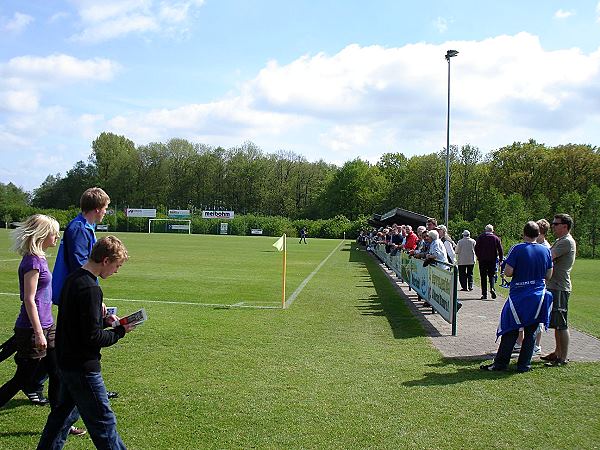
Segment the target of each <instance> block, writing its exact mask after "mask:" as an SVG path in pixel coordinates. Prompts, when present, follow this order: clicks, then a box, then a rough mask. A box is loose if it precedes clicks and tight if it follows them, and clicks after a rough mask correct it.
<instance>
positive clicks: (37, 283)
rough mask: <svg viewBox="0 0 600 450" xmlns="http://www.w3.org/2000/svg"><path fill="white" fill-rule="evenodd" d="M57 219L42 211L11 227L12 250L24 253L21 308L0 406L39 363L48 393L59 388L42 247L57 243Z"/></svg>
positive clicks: (49, 286) (48, 279) (48, 280)
mask: <svg viewBox="0 0 600 450" xmlns="http://www.w3.org/2000/svg"><path fill="white" fill-rule="evenodd" d="M59 237H60V235H59V225H58V222H57V221H56V220H55V219H54V218H52V217H48V216H45V215H43V214H35V215H33V216H31V217H29V218H28V219H27V220H26V221H25V222H23V223H22V224H20V226H19V227H18V228H17V229H16V230H14V232H13V239H14V246H13V248H14V250H15V251H16V252H17V253H19V254H20V255H21V256H23V259H22V260H21V264H20V265H19V271H18V272H19V289H20V297H21V311H20V313H19V316H18V317H17V321H16V322H15V335H14V337H15V345H16V348H17V354H16V356H15V362H16V363H17V371H16V373H15V375H14V376H13V377H12V379H10V380H9V381H7V382H6V383H5V384H4V385H3V386H2V387H0V406H3V405H5V404H6V403H7V402H8V401H9V400H10V399H12V398H13V397H14V396H15V395H16V393H17V392H19V391H20V390H21V389H22V388H23V387H24V386H25V385H26V384H27V382H28V381H29V380H30V379H31V378H32V376H33V374H34V373H35V371H36V369H38V366H39V365H40V364H45V365H46V368H47V370H48V374H49V375H50V385H49V389H50V392H49V395H50V399H51V400H52V398H53V397H54V396H55V392H56V389H57V388H58V384H57V380H56V369H55V364H54V362H53V359H54V355H53V354H52V352H53V350H54V333H55V325H54V319H53V318H52V273H51V272H50V270H49V269H48V262H47V261H46V254H45V250H46V249H47V248H49V247H54V246H56V242H57V240H58V238H59Z"/></svg>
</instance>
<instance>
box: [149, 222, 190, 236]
mask: <svg viewBox="0 0 600 450" xmlns="http://www.w3.org/2000/svg"><path fill="white" fill-rule="evenodd" d="M148 233H185V234H191V233H192V221H191V220H186V219H150V220H148Z"/></svg>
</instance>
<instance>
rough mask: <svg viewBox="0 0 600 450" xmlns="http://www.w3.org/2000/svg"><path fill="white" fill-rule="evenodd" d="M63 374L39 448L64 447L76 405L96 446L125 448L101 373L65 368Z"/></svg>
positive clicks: (61, 374) (115, 449)
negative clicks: (59, 389)
mask: <svg viewBox="0 0 600 450" xmlns="http://www.w3.org/2000/svg"><path fill="white" fill-rule="evenodd" d="M60 376H61V381H62V387H61V391H60V394H59V399H58V404H57V406H56V407H55V408H52V410H51V411H50V415H49V416H48V420H47V421H46V426H45V427H44V430H43V431H42V436H41V438H40V442H39V444H38V447H37V448H38V450H41V449H50V450H58V449H62V448H63V446H64V445H65V441H66V439H67V435H68V434H69V428H70V427H71V425H73V422H74V420H73V416H74V412H75V410H76V409H79V412H80V413H81V417H82V418H83V422H84V423H85V426H86V427H87V429H88V432H89V433H90V437H91V438H92V441H93V442H94V445H95V446H96V448H98V449H114V450H120V449H125V444H123V441H122V440H121V437H120V436H119V433H118V432H117V418H116V417H115V414H114V412H113V410H112V409H111V407H110V402H109V401H108V395H107V393H106V387H105V386H104V380H103V379H102V375H101V373H100V372H83V371H77V370H76V371H68V370H63V371H61V372H60ZM76 407H77V408H76Z"/></svg>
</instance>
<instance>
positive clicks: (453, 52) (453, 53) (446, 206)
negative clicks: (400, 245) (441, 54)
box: [444, 50, 458, 226]
mask: <svg viewBox="0 0 600 450" xmlns="http://www.w3.org/2000/svg"><path fill="white" fill-rule="evenodd" d="M456 55H458V52H457V51H456V50H448V51H447V52H446V61H448V115H447V116H446V117H447V120H446V199H445V203H444V223H445V224H446V226H448V211H449V210H450V58H452V57H454V56H456Z"/></svg>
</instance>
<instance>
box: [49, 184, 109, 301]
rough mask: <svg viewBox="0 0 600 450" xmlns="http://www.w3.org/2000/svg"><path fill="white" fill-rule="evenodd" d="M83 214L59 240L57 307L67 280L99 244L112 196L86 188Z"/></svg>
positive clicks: (54, 281) (54, 278)
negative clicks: (98, 232) (98, 230)
mask: <svg viewBox="0 0 600 450" xmlns="http://www.w3.org/2000/svg"><path fill="white" fill-rule="evenodd" d="M79 203H80V206H81V212H80V213H79V215H78V216H77V217H75V218H74V219H73V220H71V222H69V224H68V225H67V228H65V231H64V233H63V238H62V240H61V241H60V247H59V248H58V255H57V256H56V263H55V264H54V270H53V271H52V302H53V303H54V304H55V305H57V304H58V302H59V299H60V293H61V291H62V287H63V284H64V283H65V279H66V278H67V276H69V274H71V273H73V272H75V270H77V269H79V268H80V267H81V266H83V265H84V264H85V263H86V262H87V260H88V258H89V257H90V254H91V252H92V247H93V246H94V244H95V243H96V233H95V231H96V224H99V223H101V222H102V219H104V215H105V214H106V208H107V207H108V205H109V203H110V197H109V196H108V194H107V193H106V192H104V191H103V190H102V189H100V188H98V187H93V188H89V189H87V190H86V191H85V192H84V193H83V195H82V196H81V200H80V202H79Z"/></svg>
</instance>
